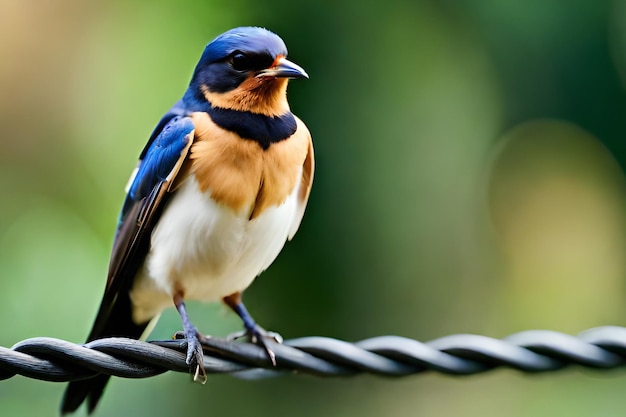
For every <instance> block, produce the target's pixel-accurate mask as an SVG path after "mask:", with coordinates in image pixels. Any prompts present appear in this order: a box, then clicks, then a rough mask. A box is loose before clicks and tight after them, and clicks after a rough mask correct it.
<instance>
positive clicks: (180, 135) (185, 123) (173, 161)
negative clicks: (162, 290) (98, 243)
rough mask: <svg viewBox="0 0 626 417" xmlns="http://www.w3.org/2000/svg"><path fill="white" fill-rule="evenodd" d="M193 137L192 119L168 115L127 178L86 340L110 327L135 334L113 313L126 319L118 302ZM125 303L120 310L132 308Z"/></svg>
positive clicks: (141, 259) (138, 264) (146, 247)
mask: <svg viewBox="0 0 626 417" xmlns="http://www.w3.org/2000/svg"><path fill="white" fill-rule="evenodd" d="M193 137H194V125H193V122H192V121H191V118H189V117H182V116H176V115H174V116H173V117H168V116H167V115H166V117H164V118H163V120H162V121H161V122H160V123H159V125H158V126H157V128H156V129H155V133H153V134H152V136H151V138H150V141H149V142H148V145H147V146H146V149H144V151H143V152H142V159H141V160H140V161H139V164H138V166H137V168H136V169H135V172H134V173H133V175H132V176H131V181H130V182H129V186H128V191H127V195H126V200H125V201H124V205H123V207H122V211H121V213H120V218H119V221H118V227H117V231H116V233H115V240H114V243H113V251H112V254H111V261H110V263H109V273H108V278H107V285H106V290H105V294H104V297H103V299H102V304H101V306H100V311H99V312H98V315H97V317H96V321H95V323H94V326H93V328H92V331H91V334H90V335H89V339H88V340H93V339H95V338H98V337H101V336H109V335H111V331H109V328H111V327H112V326H114V328H115V333H114V334H116V335H124V336H134V337H139V335H135V334H124V333H125V332H124V328H123V327H120V326H121V324H122V323H120V322H119V320H121V317H116V316H118V314H116V312H119V314H123V315H124V316H125V317H124V319H125V321H128V320H130V314H129V312H127V311H124V312H122V311H121V310H120V308H118V307H116V305H115V304H117V303H119V302H120V301H122V300H120V297H119V296H120V293H121V292H123V291H127V290H129V289H130V285H131V284H132V281H133V279H134V277H135V275H136V274H137V271H138V270H139V268H140V267H141V265H142V264H143V262H144V259H145V256H146V254H147V253H148V250H149V244H150V235H151V234H152V229H153V228H154V225H155V224H156V221H157V220H158V218H159V216H160V214H161V212H162V209H163V205H164V203H165V201H166V199H167V196H168V195H169V193H168V191H169V190H170V186H171V184H172V182H173V180H174V178H175V177H176V175H177V174H178V172H179V170H180V168H181V166H182V164H183V162H184V161H185V159H186V157H187V154H188V152H189V148H190V147H191V144H192V142H193ZM121 298H125V296H122V297H121ZM122 302H123V301H122ZM126 302H127V301H126ZM128 304H129V305H128V306H126V308H124V309H123V310H127V309H129V308H130V303H128ZM127 313H128V314H127ZM112 314H113V317H112ZM115 322H117V323H115ZM132 325H133V324H132V322H129V323H128V326H131V327H132ZM142 330H143V326H142ZM127 333H128V332H127ZM133 333H136V332H133Z"/></svg>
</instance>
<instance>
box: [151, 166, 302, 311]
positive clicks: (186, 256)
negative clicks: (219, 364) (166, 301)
mask: <svg viewBox="0 0 626 417" xmlns="http://www.w3.org/2000/svg"><path fill="white" fill-rule="evenodd" d="M295 212H296V201H295V193H294V195H293V196H287V198H286V199H285V201H283V202H282V203H281V204H279V205H275V206H272V207H269V208H267V209H266V210H264V211H263V212H262V213H260V214H259V215H258V216H257V217H255V218H254V219H250V218H249V214H248V211H246V210H244V211H234V210H232V209H231V208H230V207H228V206H225V205H224V204H221V203H219V202H217V201H216V200H214V199H213V198H212V197H211V195H210V193H207V192H202V191H201V190H200V187H199V183H198V181H197V179H196V178H195V177H192V178H189V179H188V181H186V182H185V183H184V184H183V185H182V186H181V188H180V189H179V190H178V191H177V193H176V195H175V196H174V197H173V198H172V200H171V201H170V204H169V205H168V207H167V208H166V210H165V211H164V213H163V215H162V218H161V220H160V222H159V224H158V225H157V227H156V228H155V230H154V232H153V235H152V245H151V246H152V247H151V253H150V257H149V265H148V267H149V270H150V275H152V277H153V279H156V280H158V281H161V282H162V284H163V285H164V286H165V287H170V286H173V287H174V288H173V289H174V290H175V291H176V290H183V292H185V293H189V294H195V295H197V297H198V298H200V299H207V300H208V299H210V298H216V299H219V298H221V297H224V296H226V295H229V294H231V293H233V292H236V291H241V290H243V289H245V287H247V286H248V285H249V284H250V282H252V280H253V279H254V278H255V277H256V276H257V275H258V274H259V273H260V272H262V271H263V270H264V269H265V268H267V267H268V266H269V265H270V264H271V263H272V261H273V260H274V259H275V258H276V256H277V255H278V253H279V252H280V250H281V249H282V247H283V245H284V243H285V241H286V239H287V234H288V231H289V227H290V225H291V222H292V221H293V217H294V215H295ZM177 286H178V287H180V288H175V287H177ZM202 294H204V295H202Z"/></svg>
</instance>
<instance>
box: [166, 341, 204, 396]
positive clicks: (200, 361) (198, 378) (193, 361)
mask: <svg viewBox="0 0 626 417" xmlns="http://www.w3.org/2000/svg"><path fill="white" fill-rule="evenodd" d="M199 337H204V336H202V335H200V334H199V333H198V332H195V333H194V334H189V335H186V334H185V333H184V332H176V333H174V339H178V340H181V339H184V340H185V342H184V343H185V345H187V357H186V359H185V363H186V364H187V365H189V373H190V374H191V376H192V377H193V382H200V383H201V384H202V385H204V384H206V381H207V379H208V378H207V374H206V370H205V369H204V352H203V350H202V344H201V343H200V340H199Z"/></svg>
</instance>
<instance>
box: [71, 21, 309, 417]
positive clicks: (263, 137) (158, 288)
mask: <svg viewBox="0 0 626 417" xmlns="http://www.w3.org/2000/svg"><path fill="white" fill-rule="evenodd" d="M292 78H308V75H307V73H306V72H305V71H304V69H302V68H301V67H300V66H298V65H296V64H295V63H293V62H291V61H289V60H288V59H287V48H286V46H285V43H284V42H283V41H282V39H281V38H280V37H278V36H277V35H276V34H274V33H272V32H270V31H268V30H266V29H262V28H258V27H241V28H236V29H232V30H229V31H228V32H225V33H223V34H221V35H219V36H218V37H217V38H215V39H214V40H213V41H211V42H210V43H209V44H208V45H207V46H206V48H205V49H204V52H203V53H202V56H201V57H200V61H199V62H198V64H197V66H196V68H195V70H194V72H193V76H192V78H191V82H190V83H189V87H188V89H187V91H186V92H185V94H184V95H183V97H182V99H181V100H179V101H178V102H177V103H176V104H174V106H173V107H172V108H171V109H170V110H169V111H168V112H167V113H165V115H164V116H163V117H162V118H161V120H160V121H159V123H158V124H157V126H156V128H155V129H154V131H153V132H152V135H151V136H150V138H149V139H148V143H147V145H146V146H145V148H144V150H143V151H142V153H141V154H140V157H139V162H138V164H137V167H136V168H135V170H134V171H133V174H132V175H131V178H130V180H129V182H128V186H127V190H126V191H127V194H126V199H125V201H124V204H123V206H122V210H121V213H120V216H119V221H118V225H117V230H116V233H115V238H114V243H113V250H112V254H111V259H110V264H109V272H108V278H107V283H106V288H105V292H104V296H103V299H102V303H101V305H100V309H99V311H98V314H97V316H96V319H95V322H94V325H93V328H92V330H91V333H90V334H89V337H88V338H87V341H92V340H95V339H99V338H103V337H112V336H119V337H129V338H135V339H138V338H141V337H142V335H143V334H144V332H145V331H146V329H147V328H148V324H149V323H150V322H151V321H153V320H156V318H158V316H159V314H160V312H161V311H162V310H163V309H165V308H167V307H169V306H171V305H172V304H173V305H174V306H175V307H176V309H177V310H178V312H179V314H180V317H181V321H182V327H183V333H184V338H185V340H186V345H187V356H186V361H187V364H188V365H189V367H190V372H191V373H192V375H193V376H194V379H195V380H206V373H205V370H204V365H203V352H202V347H201V344H200V340H201V339H202V337H203V336H202V335H201V334H200V333H198V330H197V329H196V327H195V326H194V325H193V324H192V322H191V320H190V318H189V315H188V314H187V309H186V306H185V301H186V300H200V301H204V302H212V301H223V302H224V303H225V304H226V305H228V306H229V307H230V308H232V309H233V310H234V311H235V312H236V313H237V314H238V315H239V316H240V317H241V319H242V321H243V324H244V328H245V332H246V333H247V335H248V336H249V337H250V338H251V339H252V340H253V341H255V342H256V343H258V344H260V345H261V346H263V347H264V348H265V349H266V352H267V354H268V355H269V356H270V359H271V360H272V361H273V362H274V363H275V359H274V356H273V353H272V351H271V349H269V348H268V347H267V345H266V344H265V342H264V340H265V338H266V337H268V332H265V331H264V330H263V329H262V328H261V327H260V326H259V325H257V324H256V322H255V321H254V320H253V319H252V317H251V316H250V314H249V313H248V311H247V310H246V308H245V306H244V304H243V303H242V300H241V294H242V292H243V291H244V290H245V289H246V288H247V287H248V286H249V285H250V284H251V283H252V281H253V280H254V279H255V277H257V276H258V275H259V274H260V273H261V272H263V271H264V270H265V269H266V268H267V267H269V266H270V264H271V263H272V262H273V261H274V260H275V259H276V257H277V256H278V254H279V252H280V251H281V249H282V248H283V246H284V244H285V242H286V241H287V240H291V239H292V238H293V236H294V234H295V233H296V231H297V230H298V227H299V225H300V222H301V220H302V217H303V215H304V210H305V207H306V203H307V200H308V197H309V193H310V191H311V183H312V180H313V171H314V157H313V145H312V142H311V135H310V133H309V130H308V129H307V127H306V126H305V125H304V123H303V122H302V121H301V120H300V119H299V118H297V117H296V116H295V115H294V114H293V113H291V111H290V108H289V104H288V102H287V83H288V80H289V79H292ZM108 379H109V376H107V375H97V376H95V377H93V378H90V379H86V380H81V381H74V382H71V383H70V384H69V385H68V387H67V389H66V391H65V395H64V397H63V401H62V404H61V413H62V414H66V413H70V412H73V411H75V410H76V409H77V408H78V407H79V406H80V404H81V403H82V402H83V401H85V400H87V409H88V412H89V413H91V412H92V411H93V410H94V408H95V407H96V405H97V403H98V401H99V399H100V397H101V396H102V393H103V390H104V387H105V385H106V383H107V381H108Z"/></svg>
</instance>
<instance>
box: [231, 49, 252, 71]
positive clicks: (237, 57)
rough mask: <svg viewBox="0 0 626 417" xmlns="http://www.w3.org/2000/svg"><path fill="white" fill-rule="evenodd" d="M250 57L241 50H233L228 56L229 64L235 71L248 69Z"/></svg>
mask: <svg viewBox="0 0 626 417" xmlns="http://www.w3.org/2000/svg"><path fill="white" fill-rule="evenodd" d="M250 64H251V62H250V58H249V57H248V56H247V55H246V54H244V53H243V52H235V53H234V54H232V55H231V56H230V65H232V67H233V68H234V69H235V70H237V71H246V70H249V69H250Z"/></svg>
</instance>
